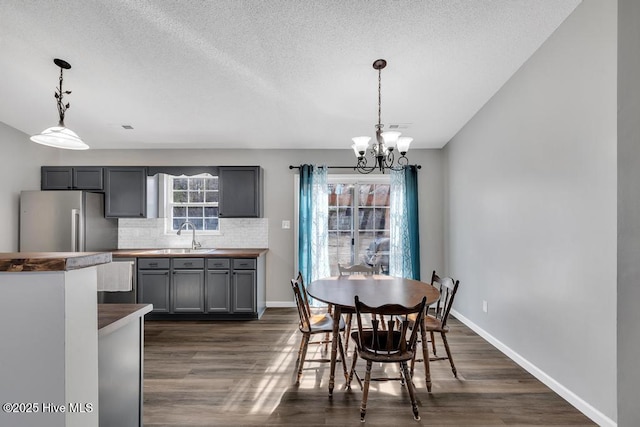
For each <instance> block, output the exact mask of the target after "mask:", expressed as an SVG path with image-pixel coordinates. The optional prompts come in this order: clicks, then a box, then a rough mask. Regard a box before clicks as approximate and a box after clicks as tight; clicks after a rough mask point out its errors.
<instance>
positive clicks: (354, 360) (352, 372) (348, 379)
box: [347, 348, 362, 389]
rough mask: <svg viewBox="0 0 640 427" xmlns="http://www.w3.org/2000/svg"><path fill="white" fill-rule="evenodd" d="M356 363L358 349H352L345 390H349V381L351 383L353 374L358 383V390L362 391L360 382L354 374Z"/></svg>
mask: <svg viewBox="0 0 640 427" xmlns="http://www.w3.org/2000/svg"><path fill="white" fill-rule="evenodd" d="M357 361H358V349H357V348H354V349H353V357H352V358H351V368H350V369H349V378H347V388H351V381H353V376H354V374H355V376H356V378H357V380H358V383H360V388H361V389H362V381H360V378H359V377H358V374H357V373H356V362H357Z"/></svg>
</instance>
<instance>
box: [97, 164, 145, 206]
mask: <svg viewBox="0 0 640 427" xmlns="http://www.w3.org/2000/svg"><path fill="white" fill-rule="evenodd" d="M104 192H105V194H104V210H105V212H104V213H105V217H107V218H144V217H146V215H147V168H146V167H141V166H140V167H138V166H108V167H105V168H104Z"/></svg>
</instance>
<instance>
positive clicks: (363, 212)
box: [328, 177, 390, 275]
mask: <svg viewBox="0 0 640 427" xmlns="http://www.w3.org/2000/svg"><path fill="white" fill-rule="evenodd" d="M377 178H378V179H369V180H359V181H357V180H355V179H354V178H351V180H353V181H351V182H349V181H350V179H349V178H345V177H333V178H332V177H330V178H329V224H328V227H329V230H328V231H329V266H330V268H331V275H337V274H338V263H340V264H347V265H349V264H359V263H365V264H369V265H378V266H379V268H380V269H381V271H382V272H383V273H386V272H388V268H389V224H390V222H389V190H390V185H389V183H388V178H386V177H381V178H379V177H377Z"/></svg>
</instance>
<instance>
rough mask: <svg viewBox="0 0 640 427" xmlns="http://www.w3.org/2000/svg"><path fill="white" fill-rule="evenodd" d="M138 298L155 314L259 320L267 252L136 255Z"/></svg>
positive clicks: (263, 299)
mask: <svg viewBox="0 0 640 427" xmlns="http://www.w3.org/2000/svg"><path fill="white" fill-rule="evenodd" d="M137 265H138V275H137V277H138V303H147V304H153V306H154V307H153V312H152V313H151V315H150V318H155V319H168V318H172V319H259V318H260V317H261V316H262V314H263V313H264V310H265V309H266V301H265V291H266V286H265V256H264V255H260V256H258V257H257V258H217V257H216V258H213V257H211V258H209V257H203V258H191V257H166V258H137Z"/></svg>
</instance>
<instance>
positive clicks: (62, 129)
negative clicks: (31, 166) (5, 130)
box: [30, 58, 89, 150]
mask: <svg viewBox="0 0 640 427" xmlns="http://www.w3.org/2000/svg"><path fill="white" fill-rule="evenodd" d="M53 63H54V64H56V65H57V66H58V67H60V85H59V86H58V88H56V92H55V93H54V96H55V98H56V104H57V105H58V115H59V117H60V121H59V122H58V126H52V127H50V128H47V129H45V130H43V131H42V133H40V134H38V135H33V136H32V137H31V138H30V139H31V141H33V142H36V143H38V144H42V145H47V146H49V147H55V148H63V149H66V150H87V149H89V146H88V145H87V144H85V143H84V142H83V141H82V140H81V139H80V137H79V136H78V135H77V134H76V133H75V132H74V131H72V130H71V129H69V128H68V127H66V126H65V125H64V113H65V112H66V111H67V109H69V107H70V104H69V103H67V104H66V105H65V104H64V103H63V102H62V97H63V96H64V95H69V94H70V93H71V91H70V90H66V91H63V90H62V72H63V70H68V69H70V68H71V65H70V64H69V63H68V62H67V61H64V60H62V59H58V58H56V59H54V60H53Z"/></svg>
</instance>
